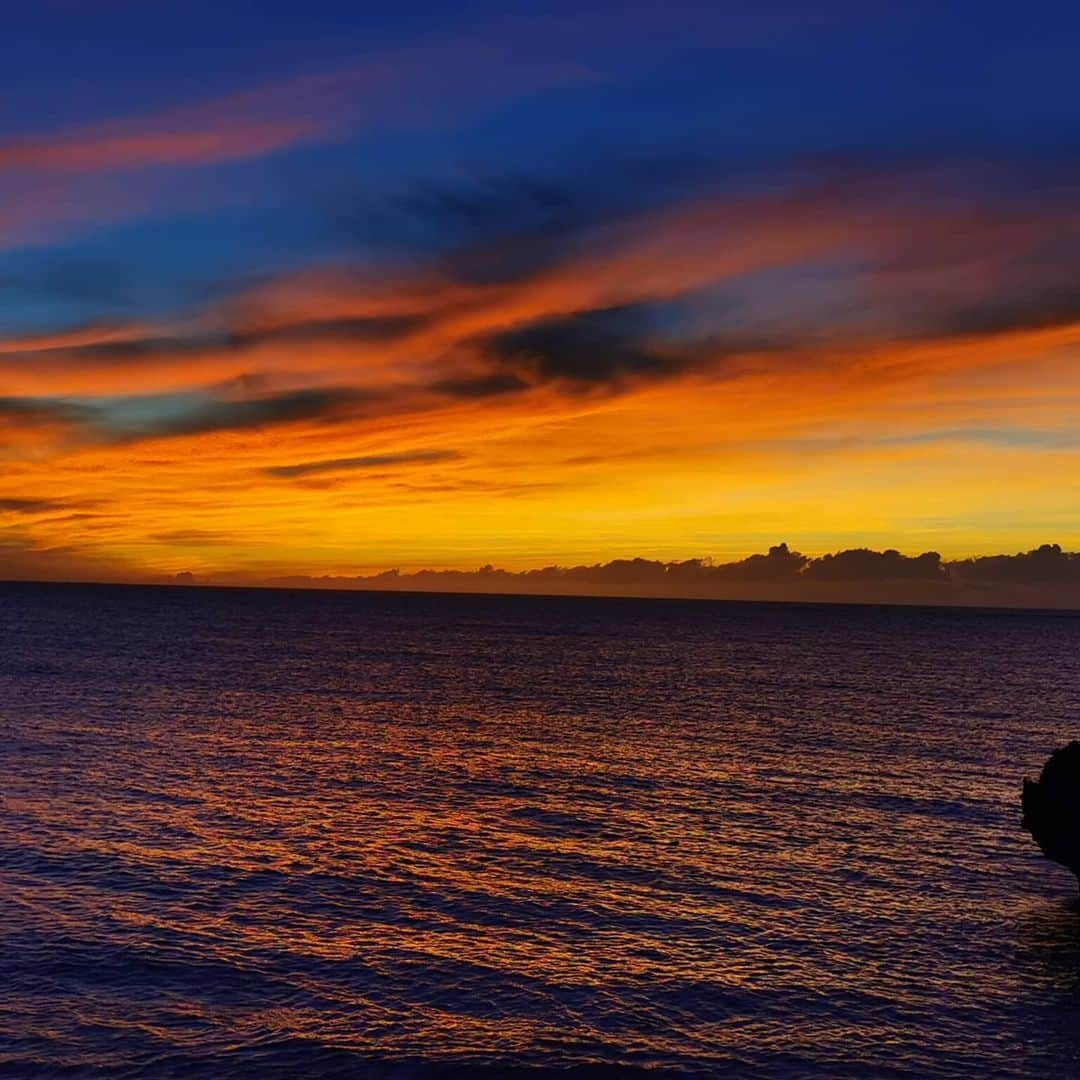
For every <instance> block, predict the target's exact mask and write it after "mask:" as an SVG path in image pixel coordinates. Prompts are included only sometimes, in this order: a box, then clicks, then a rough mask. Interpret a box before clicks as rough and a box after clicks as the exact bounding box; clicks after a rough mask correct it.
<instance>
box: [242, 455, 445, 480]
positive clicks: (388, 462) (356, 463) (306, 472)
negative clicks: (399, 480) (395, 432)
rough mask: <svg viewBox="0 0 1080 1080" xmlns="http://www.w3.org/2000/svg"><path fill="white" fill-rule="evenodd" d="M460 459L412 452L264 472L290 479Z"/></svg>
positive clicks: (286, 466) (275, 468) (304, 463)
mask: <svg viewBox="0 0 1080 1080" xmlns="http://www.w3.org/2000/svg"><path fill="white" fill-rule="evenodd" d="M460 457H461V455H460V454H459V453H458V452H457V451H456V450H410V451H404V452H402V453H398V454H369V455H367V456H365V457H352V458H333V459H331V460H329V461H304V462H300V463H299V464H297V465H275V466H272V467H271V468H269V469H264V470H263V471H264V472H266V473H268V474H269V475H270V476H281V477H286V478H289V477H296V476H310V475H312V474H315V473H328V472H346V471H349V470H353V469H378V468H383V467H386V466H393V465H420V464H434V463H436V462H440V461H456V460H458V459H459V458H460Z"/></svg>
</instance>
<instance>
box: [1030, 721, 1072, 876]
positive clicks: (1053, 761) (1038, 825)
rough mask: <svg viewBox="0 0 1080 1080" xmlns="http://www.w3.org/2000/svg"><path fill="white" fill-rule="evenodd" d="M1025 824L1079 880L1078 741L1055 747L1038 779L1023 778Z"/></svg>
mask: <svg viewBox="0 0 1080 1080" xmlns="http://www.w3.org/2000/svg"><path fill="white" fill-rule="evenodd" d="M1022 801H1023V807H1024V822H1023V824H1024V828H1025V829H1027V830H1028V832H1030V833H1031V835H1032V836H1033V837H1034V839H1035V843H1036V844H1038V845H1039V849H1040V850H1041V851H1042V853H1043V854H1044V855H1045V856H1046V857H1047V858H1048V859H1053V860H1054V862H1057V863H1061V865H1062V866H1067V867H1068V868H1069V869H1070V870H1071V871H1072V872H1073V873H1074V874H1075V875H1076V880H1077V882H1078V883H1080V742H1071V743H1069V745H1068V746H1063V747H1061V749H1060V750H1055V751H1054V752H1053V754H1051V755H1050V760H1049V761H1048V762H1047V763H1046V764H1045V765H1044V766H1043V771H1042V775H1041V776H1040V777H1039V779H1038V782H1034V781H1031V780H1025V781H1024V794H1023V799H1022Z"/></svg>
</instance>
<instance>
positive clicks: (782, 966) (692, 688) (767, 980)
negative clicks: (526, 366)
mask: <svg viewBox="0 0 1080 1080" xmlns="http://www.w3.org/2000/svg"><path fill="white" fill-rule="evenodd" d="M3 600H4V605H3V615H2V616H0V618H2V629H3V639H2V641H3V647H2V652H0V702H2V703H3V708H2V713H0V734H2V737H3V744H2V745H3V749H2V751H0V755H2V756H0V795H2V805H0V838H2V840H0V905H2V906H0V911H2V913H3V914H2V919H0V922H2V925H3V931H4V949H3V953H2V955H0V1072H2V1071H4V1070H7V1072H8V1073H9V1074H12V1075H31V1074H33V1073H34V1070H38V1071H40V1072H41V1073H50V1072H52V1073H55V1072H57V1071H60V1070H63V1069H68V1070H74V1071H76V1073H77V1074H78V1070H92V1069H97V1070H99V1071H100V1072H104V1073H105V1074H116V1075H125V1076H154V1077H156V1076H166V1075H183V1076H191V1075H207V1076H216V1075H225V1074H227V1075H252V1076H268V1075H281V1076H290V1075H305V1074H307V1075H312V1074H314V1075H337V1074H341V1075H348V1074H363V1075H376V1070H377V1069H384V1070H386V1072H387V1073H388V1074H390V1075H394V1074H396V1073H409V1074H413V1073H421V1074H422V1073H424V1072H425V1071H427V1072H434V1071H436V1070H438V1069H440V1068H443V1067H454V1066H463V1065H470V1066H477V1065H481V1064H485V1063H486V1064H489V1065H492V1066H495V1065H499V1066H514V1067H520V1068H525V1067H528V1066H535V1067H547V1068H554V1067H564V1066H569V1065H578V1066H582V1067H592V1068H593V1070H594V1071H596V1070H597V1069H600V1068H602V1067H604V1066H622V1067H629V1066H638V1067H642V1068H646V1067H648V1068H660V1069H671V1070H683V1071H697V1072H703V1073H708V1074H711V1075H716V1074H718V1073H724V1072H726V1071H730V1072H731V1073H732V1075H761V1076H770V1077H771V1076H777V1077H779V1076H802V1075H821V1076H841V1075H865V1074H866V1073H867V1072H872V1073H874V1074H875V1075H897V1076H928V1075H938V1076H970V1075H972V1074H975V1073H979V1072H982V1073H988V1074H991V1075H995V1076H997V1075H1013V1076H1031V1077H1035V1076H1046V1075H1049V1074H1058V1075H1061V1074H1065V1073H1068V1072H1070V1071H1073V1070H1077V1069H1080V1035H1078V1034H1077V1032H1078V1030H1080V915H1078V914H1077V913H1075V912H1074V911H1072V910H1070V909H1069V908H1068V907H1067V903H1066V902H1067V900H1068V898H1069V896H1070V893H1071V891H1072V890H1074V889H1075V883H1074V882H1072V880H1071V878H1069V877H1068V875H1066V874H1065V873H1064V872H1062V871H1059V870H1058V869H1057V868H1054V867H1052V866H1050V864H1048V863H1044V862H1043V861H1041V860H1040V859H1039V858H1038V857H1037V855H1036V853H1035V850H1034V848H1033V846H1032V845H1031V843H1030V840H1029V839H1028V838H1027V837H1026V835H1025V834H1024V833H1023V832H1022V831H1021V830H1020V828H1019V810H1018V789H1019V783H1020V780H1021V778H1022V777H1023V776H1024V775H1025V774H1028V775H1031V774H1034V773H1035V772H1036V771H1037V769H1038V767H1039V765H1040V764H1041V761H1042V759H1043V758H1044V757H1045V756H1046V754H1047V753H1048V752H1049V750H1050V749H1052V748H1053V747H1054V746H1055V745H1057V744H1058V743H1060V742H1062V741H1064V740H1065V739H1066V738H1068V737H1069V736H1070V735H1075V734H1077V731H1076V728H1077V720H1078V719H1080V648H1078V646H1080V618H1075V617H1069V616H1063V615H1038V614H997V615H993V614H979V613H961V612H927V611H902V610H885V609H861V610H860V609H843V608H840V609H828V608H802V609H799V608H785V607H770V606H764V605H762V606H755V605H719V604H692V603H665V602H635V601H610V600H608V601H584V600H565V599H564V600H543V599H520V600H515V599H494V598H487V599H484V598H467V597H464V598H462V597H459V598H447V597H422V596H398V597H395V596H364V595H341V594H287V593H258V592H216V591H204V592H196V591H181V590H171V591H163V590H136V589H106V588H96V589H95V588H64V587H54V588H43V587H16V586H5V587H3ZM1048 672H1052V673H1053V677H1052V678H1048Z"/></svg>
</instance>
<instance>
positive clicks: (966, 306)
mask: <svg viewBox="0 0 1080 1080" xmlns="http://www.w3.org/2000/svg"><path fill="white" fill-rule="evenodd" d="M1077 10H1078V9H1077V8H1076V6H1075V5H1074V4H1068V3H1044V4H1038V5H1033V6H1030V7H1024V6H1022V5H1016V4H994V3H979V4H975V3H955V4H948V3H946V4H942V3H940V2H939V3H933V4H931V3H923V2H921V0H915V2H911V3H906V4H888V5H884V4H883V5H877V4H853V3H836V4H831V3H827V2H825V3H821V4H807V3H796V2H789V3H774V2H770V0H764V2H762V0H757V2H754V3H745V4H743V3H738V4H735V3H732V4H726V3H711V4H706V3H702V4H693V3H682V2H680V0H669V2H665V3H663V4H659V3H635V2H622V3H618V4H611V5H601V4H583V3H562V2H555V3H548V4H544V5H528V6H525V5H520V6H513V5H507V4H505V3H499V4H495V3H486V2H477V3H462V4H453V5H451V4H430V3H427V4H425V3H419V2H413V0H405V2H400V3H396V4H393V5H377V6H376V5H366V4H357V3H355V2H350V3H346V2H339V3H332V2H329V0H308V2H307V3H303V4H298V3H295V2H290V3H276V2H268V0H258V2H256V0H229V2H226V3H223V2H221V0H217V2H215V3H212V4H211V3H205V2H202V0H187V2H179V0H175V2H173V0H37V2H32V3H31V2H20V0H16V2H15V3H14V4H12V5H11V7H10V9H9V8H5V13H4V16H3V37H4V88H5V92H4V94H3V96H2V98H0V577H74V578H100V579H130V580H141V579H147V578H156V577H161V576H167V575H171V574H176V573H179V572H183V571H191V572H194V573H196V574H209V575H213V574H226V575H227V574H235V575H241V576H243V575H248V576H252V577H254V578H258V577H260V576H261V577H267V578H269V577H274V576H278V575H283V574H356V573H370V572H372V571H379V570H382V569H386V568H390V567H401V568H403V569H416V568H419V567H432V568H456V567H461V568H471V567H475V566H478V565H480V564H483V563H489V562H490V563H495V564H497V565H499V566H503V567H507V568H510V569H521V568H525V567H531V566H540V565H544V564H547V563H556V562H557V563H564V564H569V563H581V562H591V561H599V560H606V559H611V558H616V557H623V556H631V555H641V556H645V557H648V558H659V559H681V558H687V557H690V556H701V555H713V556H716V557H718V558H740V557H742V556H745V555H747V554H749V553H751V552H755V551H762V550H764V549H765V548H767V547H768V546H769V545H770V544H773V543H776V542H778V541H781V540H783V541H786V542H788V543H789V544H791V545H792V547H794V548H797V549H798V550H801V551H805V552H808V553H819V552H823V551H831V550H837V549H840V548H844V547H854V546H863V545H867V546H871V547H883V546H890V547H899V548H901V549H903V550H905V551H923V550H927V549H932V550H936V551H939V552H941V553H942V554H943V555H944V556H946V557H947V558H958V557H963V556H968V555H976V554H982V553H988V552H999V551H1014V550H1021V549H1025V548H1030V547H1034V546H1036V545H1038V544H1040V543H1042V542H1044V541H1055V542H1058V543H1060V544H1062V545H1063V546H1064V547H1066V548H1074V549H1075V548H1076V547H1078V546H1080V79H1078V77H1077V41H1078V39H1080V15H1078V14H1077Z"/></svg>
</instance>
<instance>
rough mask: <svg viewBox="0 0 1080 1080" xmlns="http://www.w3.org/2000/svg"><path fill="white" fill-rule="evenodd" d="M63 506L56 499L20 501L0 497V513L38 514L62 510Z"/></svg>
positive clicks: (18, 499)
mask: <svg viewBox="0 0 1080 1080" xmlns="http://www.w3.org/2000/svg"><path fill="white" fill-rule="evenodd" d="M64 507H65V504H64V503H62V502H58V501H57V500H56V499H20V498H2V497H0V513H8V514H40V513H46V512H48V511H50V510H59V509H63V508H64Z"/></svg>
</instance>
